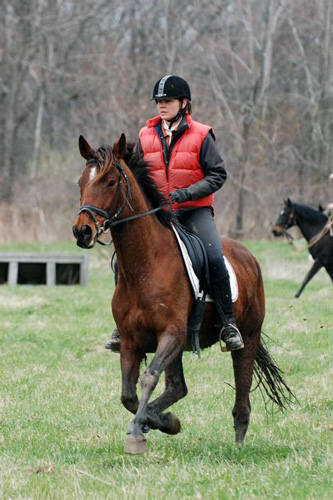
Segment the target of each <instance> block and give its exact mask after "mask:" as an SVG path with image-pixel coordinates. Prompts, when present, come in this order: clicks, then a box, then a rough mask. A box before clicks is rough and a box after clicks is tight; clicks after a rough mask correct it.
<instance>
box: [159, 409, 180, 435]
mask: <svg viewBox="0 0 333 500" xmlns="http://www.w3.org/2000/svg"><path fill="white" fill-rule="evenodd" d="M163 417H164V419H165V420H166V423H167V425H166V426H165V427H164V428H163V429H161V431H162V432H165V433H166V434H178V432H180V429H181V423H180V420H179V418H178V417H176V415H174V414H173V413H166V414H165V415H163Z"/></svg>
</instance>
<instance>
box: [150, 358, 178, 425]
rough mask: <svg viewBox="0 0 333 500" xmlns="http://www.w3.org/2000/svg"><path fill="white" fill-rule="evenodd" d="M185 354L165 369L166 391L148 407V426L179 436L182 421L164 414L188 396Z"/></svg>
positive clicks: (174, 416) (169, 414)
mask: <svg viewBox="0 0 333 500" xmlns="http://www.w3.org/2000/svg"><path fill="white" fill-rule="evenodd" d="M182 357H183V353H182V352H181V353H180V354H179V355H178V356H177V358H176V359H175V360H174V361H173V362H172V363H171V364H170V365H169V366H167V367H166V369H165V390H164V392H163V394H161V396H159V397H158V398H156V399H155V400H154V401H152V402H151V403H150V404H149V405H148V409H147V414H148V424H149V426H150V427H151V428H152V429H159V430H160V431H161V432H166V433H167V434H177V433H178V432H179V431H180V421H179V419H178V418H177V417H176V415H173V414H172V413H164V414H163V413H162V412H163V411H164V410H166V409H167V408H169V406H171V405H173V404H174V403H176V402H177V401H179V400H180V399H182V398H184V397H185V396H186V394H187V387H186V382H185V378H184V371H183V363H182Z"/></svg>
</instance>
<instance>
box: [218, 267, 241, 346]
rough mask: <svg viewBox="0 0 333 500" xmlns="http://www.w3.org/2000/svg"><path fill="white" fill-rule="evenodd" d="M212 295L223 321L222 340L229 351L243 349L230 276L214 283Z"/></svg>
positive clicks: (227, 275)
mask: <svg viewBox="0 0 333 500" xmlns="http://www.w3.org/2000/svg"><path fill="white" fill-rule="evenodd" d="M212 294H213V299H214V301H215V305H216V308H217V312H218V314H219V316H220V318H221V321H222V329H221V338H222V340H223V342H225V344H226V349H227V351H237V350H238V349H243V347H244V342H243V339H242V336H241V333H240V331H239V330H238V328H237V326H236V320H235V318H234V313H233V307H232V300H231V289H230V281H229V274H226V275H225V276H224V277H223V278H222V279H220V280H219V281H215V282H214V281H212Z"/></svg>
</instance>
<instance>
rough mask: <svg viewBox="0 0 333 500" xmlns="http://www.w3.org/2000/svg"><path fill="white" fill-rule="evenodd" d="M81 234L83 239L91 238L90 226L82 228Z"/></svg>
mask: <svg viewBox="0 0 333 500" xmlns="http://www.w3.org/2000/svg"><path fill="white" fill-rule="evenodd" d="M81 234H82V236H83V237H84V238H91V235H92V230H91V227H90V226H82V229H81Z"/></svg>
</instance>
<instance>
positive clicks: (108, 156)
mask: <svg viewBox="0 0 333 500" xmlns="http://www.w3.org/2000/svg"><path fill="white" fill-rule="evenodd" d="M92 156H93V159H94V160H96V161H97V163H98V165H99V168H100V170H99V173H98V175H97V176H96V177H95V179H94V181H93V182H97V181H98V180H100V179H102V178H103V177H104V176H105V175H106V174H107V173H109V172H110V169H111V168H112V165H113V160H114V155H113V153H112V147H111V146H109V145H102V146H101V147H99V148H98V149H97V151H93V152H92ZM124 162H125V163H126V165H127V166H128V168H129V169H130V170H131V172H132V173H133V175H134V177H135V179H136V181H137V183H138V184H139V186H140V188H141V191H142V193H143V195H144V196H145V198H146V199H147V201H148V202H149V204H150V205H151V207H152V208H158V207H160V206H162V205H163V204H165V199H164V198H163V197H162V195H161V194H160V192H159V190H158V189H157V186H156V184H155V182H154V181H153V179H152V178H151V176H150V175H149V168H148V164H147V162H146V161H145V160H144V159H143V158H142V157H141V156H140V154H139V152H138V151H137V150H136V148H135V143H132V142H130V143H127V151H126V153H125V155H124ZM155 215H156V217H157V218H158V220H159V221H160V222H161V223H162V224H163V225H164V226H170V225H171V222H172V221H173V220H174V215H173V213H172V211H171V210H159V211H158V212H156V213H155Z"/></svg>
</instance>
